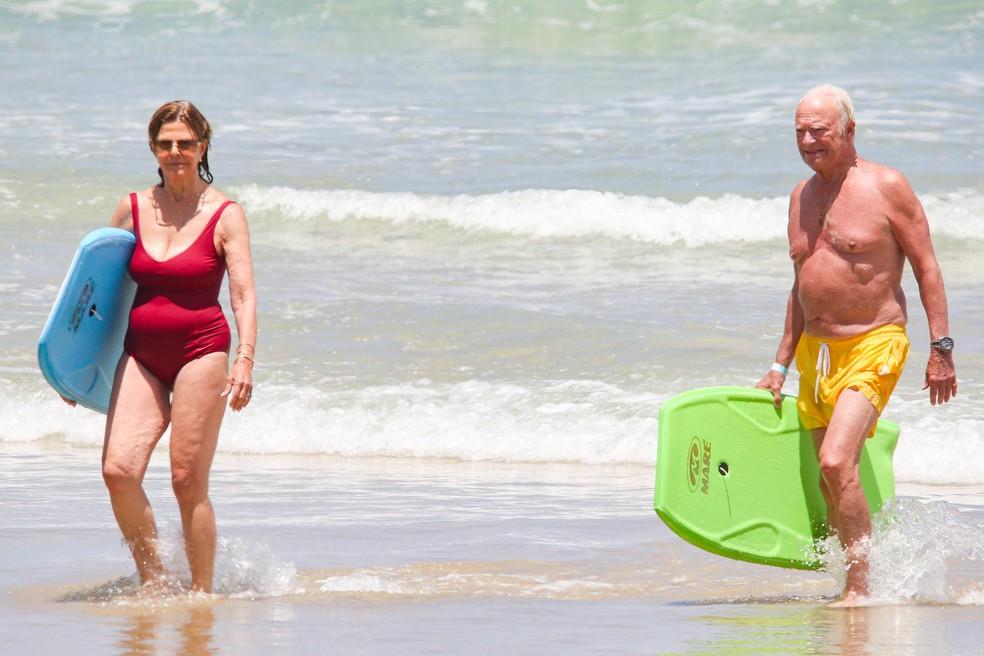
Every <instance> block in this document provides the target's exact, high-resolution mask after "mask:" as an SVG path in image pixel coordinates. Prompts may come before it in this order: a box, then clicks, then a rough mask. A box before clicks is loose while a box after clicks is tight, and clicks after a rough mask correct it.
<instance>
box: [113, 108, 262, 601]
mask: <svg viewBox="0 0 984 656" xmlns="http://www.w3.org/2000/svg"><path fill="white" fill-rule="evenodd" d="M148 135H149V137H150V149H151V151H152V152H153V153H154V155H155V157H156V158H157V164H158V167H159V168H158V170H157V171H158V174H159V175H160V178H161V182H160V183H159V184H157V185H155V186H153V187H150V188H149V189H146V190H144V191H140V192H137V193H133V194H130V195H128V196H126V197H124V198H123V199H121V200H120V202H119V205H117V207H116V210H115V211H114V212H113V217H112V220H111V224H112V225H113V226H116V227H120V228H125V229H130V230H133V232H134V233H135V234H136V237H137V246H136V249H135V250H134V252H133V257H132V259H131V260H130V271H131V273H132V274H133V278H134V280H136V282H137V296H136V300H135V301H134V303H133V309H132V311H131V313H130V326H129V330H128V332H127V335H126V342H125V346H124V353H123V357H122V358H121V359H120V364H119V366H118V367H117V370H116V380H115V384H114V386H113V394H112V397H111V399H110V406H109V414H108V416H107V418H106V436H105V444H104V447H103V478H104V480H105V482H106V487H107V488H109V495H110V500H111V501H112V505H113V513H114V514H115V515H116V521H117V523H118V524H119V526H120V530H121V531H122V532H123V537H124V540H125V541H126V542H127V544H128V545H129V546H130V548H131V550H132V552H133V558H134V560H135V561H136V564H137V571H138V572H139V574H140V580H141V582H142V583H144V584H157V585H167V581H166V574H165V571H164V566H163V565H162V563H161V560H160V557H159V555H158V553H157V549H156V546H155V539H156V537H157V529H156V525H155V522H154V514H153V511H152V510H151V507H150V503H149V502H148V500H147V496H146V495H145V494H144V491H143V486H142V482H143V477H144V473H145V472H146V470H147V464H148V463H149V461H150V455H151V453H152V452H153V450H154V446H155V445H156V444H157V442H158V440H160V438H161V435H162V434H163V433H164V430H165V429H166V428H167V427H168V425H170V427H171V444H170V447H171V448H170V454H171V484H172V487H173V489H174V494H175V496H176V497H177V500H178V506H179V507H180V509H181V526H182V528H183V531H184V542H185V551H186V553H187V556H188V563H189V565H190V568H191V587H192V589H193V590H197V591H204V592H211V588H212V570H213V563H214V560H215V515H214V514H213V512H212V506H211V504H210V503H209V499H208V476H209V469H210V468H211V465H212V457H213V455H214V453H215V445H216V441H217V439H218V435H219V426H220V424H221V423H222V415H223V413H224V411H225V404H226V402H228V404H229V407H230V408H232V409H233V410H234V411H238V410H242V409H243V408H245V407H246V406H247V405H248V404H249V401H250V397H251V395H252V390H253V376H252V368H253V355H254V345H255V344H256V293H255V289H254V284H253V265H252V257H251V255H250V245H249V230H248V227H247V224H246V216H245V215H244V214H243V211H242V209H241V208H240V207H239V205H237V204H235V203H233V202H232V201H230V200H229V199H228V198H226V197H225V196H224V195H223V194H222V193H221V192H219V191H218V190H217V189H215V188H214V187H212V186H210V183H211V182H212V174H211V173H210V172H209V169H208V148H209V141H210V139H211V136H212V132H211V128H210V126H209V124H208V121H206V120H205V117H204V116H202V114H201V113H200V112H199V111H198V109H196V108H195V106H194V105H192V104H191V103H189V102H182V101H175V102H169V103H167V104H165V105H163V106H161V107H160V108H159V109H158V110H157V111H156V112H155V113H154V115H153V117H152V118H151V119H150V125H149V126H148ZM226 272H228V273H229V297H230V300H231V304H232V311H233V313H234V314H235V318H236V329H237V331H238V333H239V346H238V347H237V349H236V354H235V358H234V359H233V361H232V369H231V371H230V370H229V345H230V333H229V326H228V324H227V323H226V319H225V316H224V314H223V312H222V308H221V307H220V305H219V301H218V295H219V288H220V286H221V284H222V279H223V277H224V276H225V273H226Z"/></svg>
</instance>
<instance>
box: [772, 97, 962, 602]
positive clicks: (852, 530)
mask: <svg viewBox="0 0 984 656" xmlns="http://www.w3.org/2000/svg"><path fill="white" fill-rule="evenodd" d="M796 143H797V146H798V147H799V152H800V156H801V157H802V158H803V162H805V163H806V165H807V166H809V167H810V168H811V169H813V171H814V172H815V174H814V175H813V176H812V177H810V178H809V179H806V180H803V181H802V182H800V183H799V184H798V185H797V186H796V188H795V189H794V190H793V193H792V195H791V196H790V199H789V226H788V236H789V255H790V257H791V258H792V260H793V271H794V274H795V276H794V279H793V288H792V290H791V291H790V293H789V300H788V302H787V304H786V323H785V328H784V329H783V335H782V340H781V341H780V342H779V349H778V351H777V352H776V362H775V364H773V365H772V367H771V369H770V370H769V371H768V372H767V373H766V374H765V376H763V377H762V380H760V381H759V382H758V384H757V385H756V386H757V387H761V388H764V389H767V390H770V391H771V392H772V393H773V394H774V395H775V399H776V404H777V405H778V404H779V403H780V400H781V395H780V394H781V390H782V384H783V382H784V381H785V379H786V372H787V367H788V366H789V365H790V363H791V362H792V360H793V358H794V356H795V358H796V367H797V369H798V370H799V372H800V390H799V398H798V400H797V406H798V409H799V415H800V418H801V420H802V422H803V425H804V426H806V427H807V428H808V429H811V430H812V433H813V441H814V445H815V447H816V451H817V458H818V460H819V463H820V472H821V481H820V488H821V491H822V493H823V497H824V499H825V500H826V502H827V508H828V517H829V521H830V526H831V528H832V529H833V530H834V531H836V533H837V535H838V537H839V539H840V542H841V544H842V545H843V547H844V548H845V549H846V552H847V560H848V570H847V585H846V586H845V588H844V593H843V596H842V597H841V599H840V600H839V602H838V603H839V604H841V605H852V604H856V603H858V602H860V601H862V600H863V599H864V598H865V597H867V596H868V554H867V546H868V545H867V543H868V540H867V538H868V536H869V535H870V534H871V513H870V511H869V509H868V504H867V501H866V500H865V497H864V493H863V491H862V489H861V481H860V474H859V461H860V458H861V448H862V446H863V445H864V440H865V438H866V437H868V436H871V435H872V434H873V433H874V427H875V423H876V422H877V420H878V415H879V414H880V413H881V411H882V410H883V409H884V407H885V404H886V403H887V402H888V397H889V395H890V394H891V393H892V390H893V389H894V388H895V384H896V383H897V382H898V379H899V376H900V374H901V373H902V367H903V365H904V364H905V358H906V356H907V355H908V351H909V341H908V339H907V337H906V334H905V323H906V318H907V315H906V301H905V295H904V294H903V292H902V285H901V282H902V269H903V266H904V264H905V261H906V259H908V260H909V263H910V264H911V265H912V271H913V273H914V274H915V277H916V282H917V283H918V284H919V296H920V299H921V300H922V304H923V307H924V308H925V309H926V315H927V318H928V319H929V334H930V339H931V341H932V343H931V344H930V345H929V346H930V349H929V362H928V364H927V365H926V378H925V385H924V387H923V389H926V388H928V389H929V401H930V403H931V404H932V405H936V404H937V403H946V402H947V401H949V400H950V398H951V397H953V396H956V394H957V379H956V374H955V372H954V368H953V355H952V350H953V340H952V339H951V338H950V337H949V336H948V332H949V328H948V325H947V307H946V294H945V292H944V291H943V276H942V274H941V272H940V267H939V264H938V263H937V261H936V254H935V253H934V252H933V244H932V241H931V240H930V236H929V225H928V223H927V221H926V215H925V213H924V212H923V208H922V206H921V205H920V203H919V200H918V199H917V198H916V196H915V194H914V193H913V191H912V188H911V187H910V186H909V183H908V182H907V181H906V179H905V177H904V176H903V175H902V174H901V173H899V172H898V171H896V170H894V169H891V168H888V167H887V166H882V165H881V164H875V163H874V162H869V161H866V160H863V159H861V158H860V157H858V155H857V152H856V151H855V149H854V108H853V107H852V105H851V100H850V98H849V97H848V95H847V93H845V92H844V90H843V89H839V88H837V87H834V86H830V85H824V86H820V87H817V88H815V89H812V90H810V91H809V92H807V94H806V95H805V96H803V98H802V99H801V100H800V102H799V105H797V107H796Z"/></svg>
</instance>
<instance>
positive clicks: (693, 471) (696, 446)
mask: <svg viewBox="0 0 984 656" xmlns="http://www.w3.org/2000/svg"><path fill="white" fill-rule="evenodd" d="M687 484H688V485H689V486H690V491H691V492H696V491H697V490H698V488H699V489H700V491H701V493H702V494H707V490H708V487H709V486H710V484H711V443H710V442H708V441H707V440H703V439H701V438H699V437H697V436H696V435H695V436H694V438H693V439H692V440H690V448H689V449H687Z"/></svg>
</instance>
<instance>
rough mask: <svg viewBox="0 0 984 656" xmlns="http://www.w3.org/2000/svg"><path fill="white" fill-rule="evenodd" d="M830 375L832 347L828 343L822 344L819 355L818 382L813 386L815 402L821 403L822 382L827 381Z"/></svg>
mask: <svg viewBox="0 0 984 656" xmlns="http://www.w3.org/2000/svg"><path fill="white" fill-rule="evenodd" d="M829 375H830V347H829V346H827V343H826V342H820V351H819V352H818V353H817V382H816V384H815V385H814V386H813V402H814V403H819V402H820V381H821V380H825V379H826V378H827V376H829Z"/></svg>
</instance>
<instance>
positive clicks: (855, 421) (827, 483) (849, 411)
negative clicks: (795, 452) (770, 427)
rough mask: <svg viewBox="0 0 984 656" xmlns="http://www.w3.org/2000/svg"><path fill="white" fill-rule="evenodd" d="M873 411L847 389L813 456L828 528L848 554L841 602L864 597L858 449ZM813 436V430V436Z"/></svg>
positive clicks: (867, 524) (867, 519)
mask: <svg viewBox="0 0 984 656" xmlns="http://www.w3.org/2000/svg"><path fill="white" fill-rule="evenodd" d="M876 421H878V412H877V410H875V407H874V406H873V405H871V402H870V401H869V400H868V398H867V397H866V396H865V395H864V394H862V393H861V392H859V391H857V390H853V389H846V390H844V391H843V392H841V395H840V397H839V398H838V399H837V405H835V406H834V413H833V416H832V417H831V419H830V424H829V425H828V426H827V429H826V431H824V432H823V433H822V434H821V435H820V444H819V448H818V450H817V458H818V460H819V462H820V475H821V477H822V484H821V486H822V488H823V487H825V488H826V490H825V494H824V498H825V499H826V500H827V507H828V514H829V516H830V518H831V526H832V527H833V528H835V529H836V530H837V535H838V537H839V538H840V542H841V544H842V545H843V546H844V549H845V550H846V552H847V559H848V569H847V585H846V586H845V587H844V595H843V599H844V600H845V601H848V602H850V601H852V600H854V599H857V598H860V597H866V596H868V554H867V553H866V551H865V545H863V544H861V543H859V541H863V540H864V539H865V538H867V537H868V536H869V535H871V511H870V510H869V509H868V501H867V500H866V499H865V496H864V491H863V490H862V489H861V472H860V467H859V463H860V461H861V449H862V447H863V446H864V441H865V439H866V436H867V435H868V432H869V431H870V430H871V427H872V426H873V425H874V424H875V422H876ZM814 434H815V436H816V432H815V433H814Z"/></svg>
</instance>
